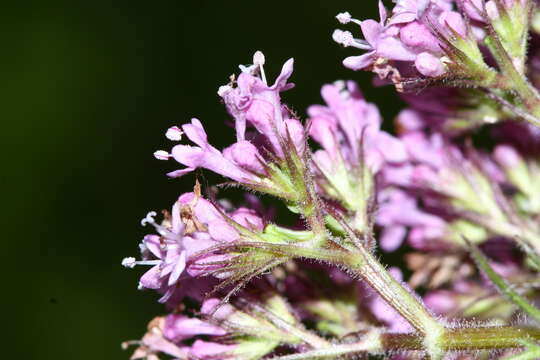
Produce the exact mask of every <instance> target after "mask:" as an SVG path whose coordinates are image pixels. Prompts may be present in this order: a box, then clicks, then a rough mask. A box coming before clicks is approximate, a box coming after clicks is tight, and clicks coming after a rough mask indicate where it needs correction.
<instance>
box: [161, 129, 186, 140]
mask: <svg viewBox="0 0 540 360" xmlns="http://www.w3.org/2000/svg"><path fill="white" fill-rule="evenodd" d="M182 134H183V132H182V130H180V128H179V127H178V126H173V127H170V128H168V129H167V132H166V133H165V136H166V137H167V139H169V140H172V141H180V140H182Z"/></svg>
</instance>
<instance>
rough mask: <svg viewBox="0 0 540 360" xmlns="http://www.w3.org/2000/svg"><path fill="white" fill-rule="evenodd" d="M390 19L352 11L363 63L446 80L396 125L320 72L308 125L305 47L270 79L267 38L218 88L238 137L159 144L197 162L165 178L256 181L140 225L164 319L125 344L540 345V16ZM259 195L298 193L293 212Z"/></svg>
mask: <svg viewBox="0 0 540 360" xmlns="http://www.w3.org/2000/svg"><path fill="white" fill-rule="evenodd" d="M379 13H380V20H379V21H376V20H362V21H361V20H357V19H354V18H353V17H352V16H351V15H350V14H349V13H348V12H344V13H341V14H339V15H338V16H337V20H338V21H339V22H340V23H342V24H349V23H351V24H352V25H353V26H355V25H358V26H359V27H360V29H361V32H362V33H363V37H364V39H356V38H354V36H353V34H352V33H350V32H348V31H343V30H336V31H335V32H334V34H333V38H334V40H335V41H337V42H338V43H340V44H342V45H344V46H351V47H355V48H357V49H360V50H363V51H365V52H364V53H363V54H361V55H355V56H351V57H348V58H346V59H345V60H344V65H345V66H346V67H348V68H350V69H353V70H360V69H365V70H370V71H373V72H375V73H376V74H377V75H378V77H379V78H382V79H388V80H390V81H391V82H393V83H394V85H396V86H397V88H398V90H402V91H405V90H407V89H408V88H407V86H408V85H410V84H422V87H427V86H431V87H429V88H428V90H426V91H416V92H415V93H403V94H401V96H402V97H403V99H404V100H405V101H406V103H407V107H406V108H405V109H403V110H402V111H401V112H400V113H399V114H398V116H397V117H396V119H395V122H394V125H395V128H394V130H393V131H387V130H385V129H388V128H390V127H389V126H384V127H383V123H384V120H383V116H382V114H381V112H380V111H379V109H378V108H377V106H376V105H375V104H373V103H370V102H368V101H367V100H366V98H364V95H363V94H362V92H361V91H360V89H359V87H358V85H357V84H356V83H355V82H354V81H336V82H334V83H332V84H326V85H323V86H322V88H321V97H322V102H323V104H322V105H312V106H310V107H309V108H308V109H307V117H306V118H305V121H302V120H301V118H300V116H299V115H298V114H297V113H295V112H293V111H292V110H290V107H289V106H287V105H286V104H285V103H284V102H283V101H282V99H281V96H282V93H283V92H284V91H286V90H289V89H291V88H292V87H293V84H292V83H290V82H289V79H290V78H291V76H292V73H293V60H292V59H290V60H288V61H286V62H285V63H284V65H283V66H282V69H281V72H280V74H279V75H278V76H277V78H276V79H275V81H273V83H272V84H271V85H269V84H270V83H271V82H269V81H268V79H267V77H266V73H265V69H264V65H265V61H266V59H265V57H264V55H263V54H262V53H261V52H260V51H257V52H256V53H255V54H254V56H253V61H252V62H253V64H250V65H241V66H240V74H239V75H238V76H233V77H231V79H230V82H229V83H228V84H226V85H223V86H221V87H220V88H219V89H218V95H219V97H220V99H221V101H222V102H223V104H224V105H225V107H226V110H227V112H228V113H229V114H230V116H231V118H232V119H233V121H234V129H235V130H234V131H235V135H236V138H235V140H234V142H233V143H232V144H231V145H229V146H227V147H226V148H225V149H223V150H219V149H217V148H216V147H215V146H213V145H211V142H210V141H209V138H208V135H207V132H206V131H205V128H204V122H203V121H201V120H198V119H192V120H191V122H190V123H187V124H184V125H182V126H173V127H171V128H169V129H168V130H167V131H166V134H165V135H166V137H167V138H168V139H169V140H171V141H173V142H175V144H174V146H172V149H171V150H169V151H165V150H158V151H156V152H155V153H154V156H155V157H156V158H157V159H160V160H172V161H174V162H175V164H176V163H178V164H180V168H179V169H178V170H175V171H172V172H170V173H169V174H168V176H170V177H173V178H174V177H180V176H187V175H188V174H189V173H192V172H193V171H194V170H195V169H199V168H200V169H205V170H208V171H211V172H213V173H215V174H218V175H220V176H222V177H224V178H225V179H226V180H227V181H228V182H229V183H231V184H234V185H237V186H238V187H243V188H244V189H246V190H247V191H249V193H248V194H246V196H245V198H244V201H243V202H242V203H238V202H233V201H230V200H227V199H223V198H221V196H222V194H220V193H219V191H218V190H216V188H211V189H202V188H201V186H200V184H199V183H198V182H196V184H195V186H194V188H193V191H192V192H187V193H184V194H182V195H181V196H180V197H179V198H178V199H177V200H176V201H175V202H174V203H173V205H172V209H171V210H170V211H163V213H162V216H159V217H158V216H157V213H155V212H150V213H148V215H147V216H146V217H145V218H144V219H143V220H142V222H141V223H142V225H143V226H146V225H150V226H152V227H153V232H152V233H151V234H149V235H146V236H144V238H143V240H142V242H141V244H140V245H139V248H140V259H137V258H135V257H128V258H125V259H124V260H123V261H122V264H123V265H124V266H126V267H129V268H135V267H137V268H138V267H139V266H147V267H148V268H147V270H146V272H144V273H142V274H141V277H140V280H139V288H140V289H149V290H154V291H156V292H157V293H158V294H159V302H161V303H164V304H165V308H166V311H167V313H166V314H164V315H161V316H158V317H157V318H155V319H153V320H152V321H151V322H150V323H149V325H148V331H147V333H146V334H145V335H144V336H143V337H142V339H141V340H136V341H127V342H125V343H124V345H125V346H129V345H136V346H137V347H136V350H135V352H134V353H133V356H132V359H149V360H157V359H161V358H174V359H180V360H187V359H197V360H211V359H245V360H248V359H249V360H256V359H281V360H294V359H321V358H343V359H353V358H358V357H359V356H360V357H362V358H363V356H365V357H366V358H367V357H369V356H372V355H375V356H385V358H391V359H418V358H430V359H442V358H446V356H449V358H459V359H475V358H477V357H476V356H477V355H480V356H482V358H484V357H485V358H487V357H490V358H504V359H534V358H540V345H539V342H540V326H539V325H538V324H539V323H540V309H538V307H537V306H536V305H535V303H536V302H537V301H538V296H539V294H538V291H537V288H538V272H539V271H540V225H539V222H538V219H539V218H540V186H539V185H538V184H540V151H539V150H540V136H539V134H540V132H539V131H540V130H539V129H540V127H539V126H538V125H539V124H540V105H539V104H540V96H539V95H538V91H537V90H536V84H537V81H536V78H535V76H538V75H537V74H536V75H535V67H536V66H537V62H538V59H537V55H536V54H537V50H536V45H535V44H536V42H538V41H537V40H538V39H536V36H537V35H536V34H535V33H533V35H532V36H534V37H533V39H532V41H531V43H530V44H529V42H528V41H527V38H528V36H529V28H530V27H533V28H534V23H533V22H532V21H534V19H536V18H537V17H538V18H540V15H539V14H540V13H536V10H535V4H534V3H533V2H532V1H531V0H489V1H485V0H456V1H453V0H394V7H393V9H391V11H387V9H386V8H385V6H384V5H383V3H382V2H380V3H379ZM527 54H531V55H530V58H527ZM527 75H530V78H531V81H529V80H528V78H527ZM379 83H380V82H379ZM416 90H419V88H416ZM253 193H255V195H254V194H253ZM258 195H269V196H271V197H273V198H274V199H276V200H277V201H280V202H282V203H283V204H284V205H285V207H286V209H287V210H286V211H288V212H287V214H286V215H285V216H287V217H288V221H287V224H289V225H288V226H284V225H280V221H282V220H283V214H281V215H282V216H275V214H274V212H273V211H270V210H268V206H265V205H263V202H262V197H261V199H259V197H258ZM158 218H159V219H160V220H157V219H158ZM290 224H292V225H290ZM381 256H382V258H383V259H387V258H388V259H397V261H396V262H395V263H394V264H392V265H393V266H391V267H389V268H387V267H386V266H384V265H383V264H382V263H381V260H380V258H381ZM419 293H420V294H422V296H420V295H419ZM517 352H519V354H517V355H515V354H514V353H517Z"/></svg>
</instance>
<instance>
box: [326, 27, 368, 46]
mask: <svg viewBox="0 0 540 360" xmlns="http://www.w3.org/2000/svg"><path fill="white" fill-rule="evenodd" d="M332 39H334V41H335V42H337V43H338V44H341V45H343V46H345V47H349V46H352V47H355V48H357V49H361V50H372V48H371V45H369V44H368V42H367V41H365V40H359V39H355V38H354V37H353V35H352V34H351V32H350V31H343V30H340V29H336V30H334V32H333V33H332Z"/></svg>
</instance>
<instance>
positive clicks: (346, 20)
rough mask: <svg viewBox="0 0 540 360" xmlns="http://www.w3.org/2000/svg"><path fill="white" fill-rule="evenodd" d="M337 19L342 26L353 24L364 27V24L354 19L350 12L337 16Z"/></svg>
mask: <svg viewBox="0 0 540 360" xmlns="http://www.w3.org/2000/svg"><path fill="white" fill-rule="evenodd" d="M336 19H337V20H338V21H339V22H340V23H341V24H348V23H350V22H353V23H355V24H358V25H362V22H361V21H360V20H358V19H355V18H353V17H352V16H351V14H350V13H349V12H348V11H345V12H342V13H339V14H337V15H336Z"/></svg>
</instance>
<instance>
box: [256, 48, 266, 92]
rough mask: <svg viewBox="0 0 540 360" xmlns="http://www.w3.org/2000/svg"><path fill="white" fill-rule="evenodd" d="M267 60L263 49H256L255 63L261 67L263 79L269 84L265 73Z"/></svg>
mask: <svg viewBox="0 0 540 360" xmlns="http://www.w3.org/2000/svg"><path fill="white" fill-rule="evenodd" d="M265 61H266V59H265V57H264V54H263V53H262V51H259V50H257V51H255V54H253V65H256V66H258V67H259V71H260V72H261V79H262V81H263V82H264V83H265V84H266V85H268V83H267V82H266V74H265V73H264V63H265Z"/></svg>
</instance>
